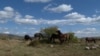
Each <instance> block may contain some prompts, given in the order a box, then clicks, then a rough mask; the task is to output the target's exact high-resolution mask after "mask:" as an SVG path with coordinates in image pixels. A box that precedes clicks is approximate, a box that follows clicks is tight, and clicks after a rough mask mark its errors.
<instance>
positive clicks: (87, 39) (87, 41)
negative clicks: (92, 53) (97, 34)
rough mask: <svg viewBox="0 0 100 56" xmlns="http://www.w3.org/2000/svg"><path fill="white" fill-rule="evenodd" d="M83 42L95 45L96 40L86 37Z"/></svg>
mask: <svg viewBox="0 0 100 56" xmlns="http://www.w3.org/2000/svg"><path fill="white" fill-rule="evenodd" d="M85 41H86V43H91V42H93V43H96V39H95V38H90V37H86V38H85Z"/></svg>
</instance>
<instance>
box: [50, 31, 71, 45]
mask: <svg viewBox="0 0 100 56" xmlns="http://www.w3.org/2000/svg"><path fill="white" fill-rule="evenodd" d="M56 32H57V33H58V34H52V35H51V37H50V42H53V43H55V39H58V40H59V41H60V44H62V43H63V42H65V41H67V40H68V41H69V35H68V34H62V33H61V32H60V31H56Z"/></svg>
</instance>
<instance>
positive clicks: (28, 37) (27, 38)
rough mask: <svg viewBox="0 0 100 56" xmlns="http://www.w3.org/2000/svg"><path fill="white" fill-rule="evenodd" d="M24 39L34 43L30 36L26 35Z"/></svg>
mask: <svg viewBox="0 0 100 56" xmlns="http://www.w3.org/2000/svg"><path fill="white" fill-rule="evenodd" d="M24 39H25V41H28V40H31V41H32V38H31V37H30V36H29V35H25V36H24Z"/></svg>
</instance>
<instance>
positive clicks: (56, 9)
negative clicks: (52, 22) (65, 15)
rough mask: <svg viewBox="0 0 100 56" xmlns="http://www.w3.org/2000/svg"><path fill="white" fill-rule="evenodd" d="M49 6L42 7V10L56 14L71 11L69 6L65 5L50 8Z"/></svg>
mask: <svg viewBox="0 0 100 56" xmlns="http://www.w3.org/2000/svg"><path fill="white" fill-rule="evenodd" d="M50 6H51V5H50V4H49V5H47V6H46V7H44V10H48V11H52V12H56V13H61V12H69V11H71V10H72V9H73V8H72V7H71V5H67V4H61V5H59V6H57V7H51V8H50Z"/></svg>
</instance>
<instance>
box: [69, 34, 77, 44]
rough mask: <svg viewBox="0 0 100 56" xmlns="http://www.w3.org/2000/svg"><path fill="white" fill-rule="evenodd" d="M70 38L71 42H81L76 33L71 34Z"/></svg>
mask: <svg viewBox="0 0 100 56" xmlns="http://www.w3.org/2000/svg"><path fill="white" fill-rule="evenodd" d="M69 36H70V40H69V41H70V42H78V41H79V40H78V38H77V36H75V33H73V32H69Z"/></svg>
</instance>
